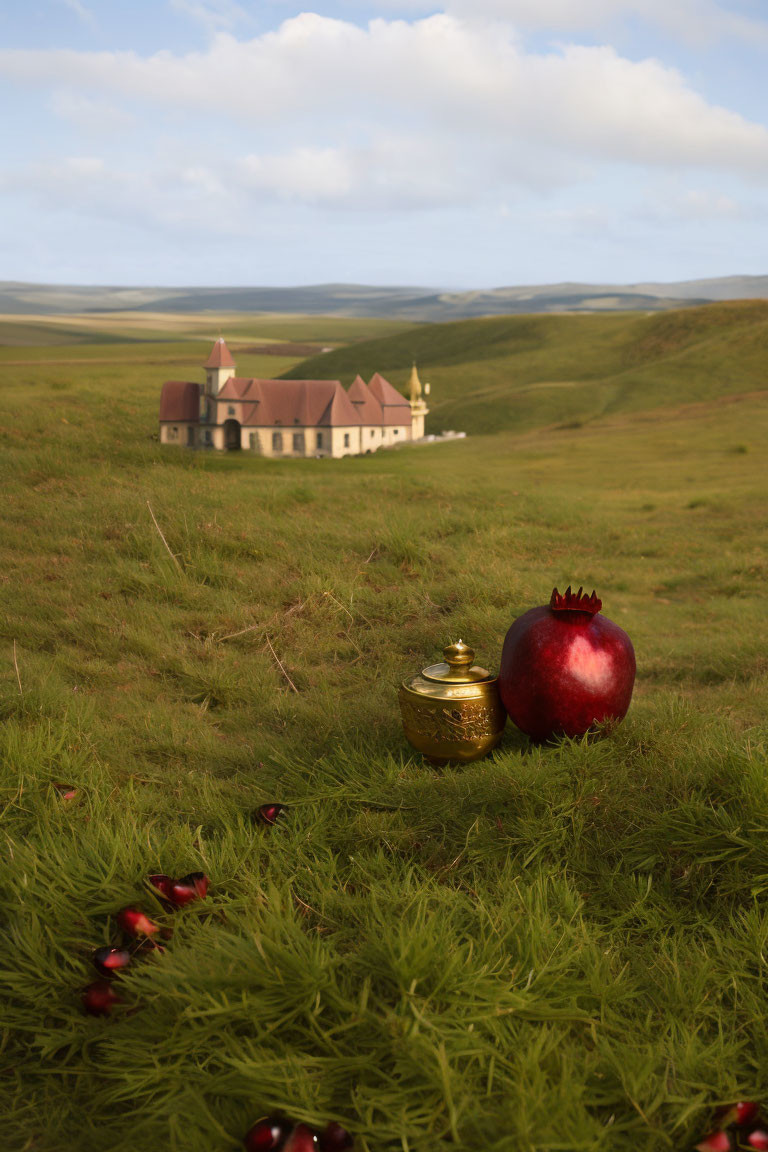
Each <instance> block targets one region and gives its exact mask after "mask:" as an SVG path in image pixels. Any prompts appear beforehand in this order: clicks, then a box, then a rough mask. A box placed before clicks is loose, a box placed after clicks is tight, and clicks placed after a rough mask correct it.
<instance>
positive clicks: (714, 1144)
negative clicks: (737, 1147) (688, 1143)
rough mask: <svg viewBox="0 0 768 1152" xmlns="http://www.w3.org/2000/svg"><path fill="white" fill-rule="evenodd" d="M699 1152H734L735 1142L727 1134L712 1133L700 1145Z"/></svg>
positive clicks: (697, 1147)
mask: <svg viewBox="0 0 768 1152" xmlns="http://www.w3.org/2000/svg"><path fill="white" fill-rule="evenodd" d="M696 1150H697V1152H733V1141H732V1140H731V1137H730V1136H729V1135H728V1133H727V1132H710V1134H709V1136H706V1137H705V1138H704V1139H703V1140H702V1141H701V1143H700V1144H697V1145H696Z"/></svg>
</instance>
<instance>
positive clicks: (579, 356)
mask: <svg viewBox="0 0 768 1152" xmlns="http://www.w3.org/2000/svg"><path fill="white" fill-rule="evenodd" d="M766 361H768V301H762V300H754V301H737V302H726V303H718V304H708V305H704V306H699V307H693V308H686V309H680V310H676V311H670V312H664V313H655V314H652V315H650V316H648V315H639V314H630V315H620V314H619V315H617V314H612V315H601V316H595V315H589V316H585V315H580V316H541V315H539V316H520V317H515V316H510V317H504V318H490V319H479V320H462V321H455V322H452V323H447V324H435V325H424V326H419V327H416V328H412V329H409V330H408V331H407V332H404V333H400V334H397V335H394V336H387V337H384V338H380V339H376V340H367V341H364V342H361V343H357V344H350V345H347V346H346V347H344V348H339V349H337V350H335V351H333V352H327V353H323V354H322V355H320V356H314V357H311V358H309V359H307V360H304V361H302V362H301V363H299V364H297V365H295V366H294V367H293V368H291V369H290V370H289V371H288V372H286V373H285V374H284V377H285V378H286V379H300V378H302V377H304V378H310V379H317V378H324V379H337V378H338V379H340V380H341V381H342V382H343V383H344V384H345V385H348V384H349V383H350V382H351V380H352V379H353V378H354V377H355V376H356V375H357V374H358V373H360V375H362V376H363V377H364V378H365V379H369V378H370V376H372V375H373V373H374V372H381V373H382V374H383V375H384V376H386V377H387V379H389V380H390V381H391V382H392V384H394V386H395V387H396V388H399V389H400V390H401V391H402V392H406V386H407V381H408V377H409V375H410V371H411V366H412V364H413V363H414V362H415V363H416V364H417V365H418V368H419V375H420V377H421V380H422V382H423V383H426V382H427V381H430V382H431V384H432V394H431V395H430V398H429V404H430V410H431V411H430V416H429V417H428V419H427V431H431V432H439V431H441V430H443V429H446V428H455V429H457V430H462V431H466V432H470V433H471V432H474V433H486V432H496V431H501V430H504V429H510V430H519V431H526V430H529V429H531V428H535V427H541V426H544V425H550V424H558V423H560V424H562V425H563V426H564V427H574V426H579V425H581V424H584V423H586V422H588V421H591V420H594V419H596V418H598V417H600V416H602V415H606V414H608V413H617V412H632V411H640V410H642V409H648V408H656V407H660V406H666V405H670V404H688V403H696V402H700V401H706V400H712V399H716V398H718V397H720V396H725V395H734V394H737V393H742V392H752V391H762V390H765V389H766V388H768V379H767V378H766Z"/></svg>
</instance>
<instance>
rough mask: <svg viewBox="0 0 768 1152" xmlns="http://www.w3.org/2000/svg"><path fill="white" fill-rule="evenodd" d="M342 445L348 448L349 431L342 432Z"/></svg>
mask: <svg viewBox="0 0 768 1152" xmlns="http://www.w3.org/2000/svg"><path fill="white" fill-rule="evenodd" d="M344 447H345V448H349V432H345V433H344Z"/></svg>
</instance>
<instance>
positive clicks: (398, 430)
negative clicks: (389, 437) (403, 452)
mask: <svg viewBox="0 0 768 1152" xmlns="http://www.w3.org/2000/svg"><path fill="white" fill-rule="evenodd" d="M399 435H400V429H399V428H395V436H399Z"/></svg>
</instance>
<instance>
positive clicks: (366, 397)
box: [347, 376, 382, 424]
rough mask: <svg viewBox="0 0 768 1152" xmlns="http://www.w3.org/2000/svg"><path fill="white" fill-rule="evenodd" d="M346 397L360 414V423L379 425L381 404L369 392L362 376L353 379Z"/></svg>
mask: <svg viewBox="0 0 768 1152" xmlns="http://www.w3.org/2000/svg"><path fill="white" fill-rule="evenodd" d="M347 396H349V398H350V400H351V401H352V403H353V404H354V406H355V408H356V409H357V411H358V413H359V414H360V420H361V423H363V424H381V422H382V409H381V404H380V403H379V401H378V400H377V399H376V397H375V396H374V394H373V392H371V390H370V388H369V387H368V385H367V384H366V383H365V381H364V380H363V378H362V376H356V377H355V379H354V381H353V383H352V384H351V385H350V388H349V392H347Z"/></svg>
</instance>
